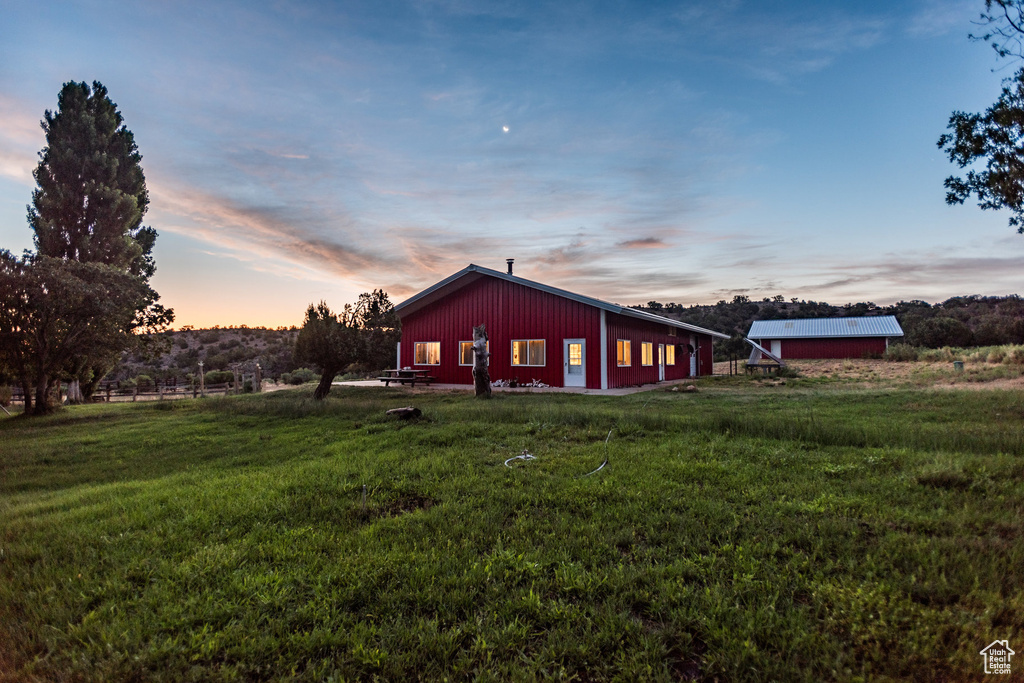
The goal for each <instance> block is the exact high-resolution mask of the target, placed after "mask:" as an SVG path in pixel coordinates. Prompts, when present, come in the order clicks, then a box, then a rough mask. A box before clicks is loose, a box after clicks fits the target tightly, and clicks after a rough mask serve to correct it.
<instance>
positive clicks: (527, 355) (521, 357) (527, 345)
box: [512, 339, 544, 366]
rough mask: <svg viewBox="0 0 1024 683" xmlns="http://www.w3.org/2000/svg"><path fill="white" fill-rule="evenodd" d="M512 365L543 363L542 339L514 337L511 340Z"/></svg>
mask: <svg viewBox="0 0 1024 683" xmlns="http://www.w3.org/2000/svg"><path fill="white" fill-rule="evenodd" d="M512 365H534V366H541V365H544V340H543V339H516V340H515V341H513V342H512Z"/></svg>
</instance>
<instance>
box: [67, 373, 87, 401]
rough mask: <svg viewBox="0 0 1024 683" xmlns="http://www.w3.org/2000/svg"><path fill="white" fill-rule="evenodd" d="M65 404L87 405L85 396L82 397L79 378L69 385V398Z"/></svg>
mask: <svg viewBox="0 0 1024 683" xmlns="http://www.w3.org/2000/svg"><path fill="white" fill-rule="evenodd" d="M65 403H67V404H68V405H74V404H77V403H85V396H83V395H82V387H81V384H80V383H79V381H78V378H75V379H73V380H71V381H70V382H69V383H68V397H67V400H66V401H65Z"/></svg>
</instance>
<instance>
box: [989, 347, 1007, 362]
mask: <svg viewBox="0 0 1024 683" xmlns="http://www.w3.org/2000/svg"><path fill="white" fill-rule="evenodd" d="M985 360H986V361H988V362H989V363H1002V362H1003V361H1004V360H1006V349H1004V348H1003V347H1002V346H997V347H995V348H994V349H992V350H991V351H989V352H988V356H987V357H986V358H985Z"/></svg>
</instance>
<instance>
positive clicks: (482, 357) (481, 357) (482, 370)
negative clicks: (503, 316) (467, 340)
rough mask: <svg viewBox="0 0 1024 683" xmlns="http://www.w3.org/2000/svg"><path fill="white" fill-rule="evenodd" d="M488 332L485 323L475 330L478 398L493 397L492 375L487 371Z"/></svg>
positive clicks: (475, 384) (474, 373) (475, 368)
mask: <svg viewBox="0 0 1024 683" xmlns="http://www.w3.org/2000/svg"><path fill="white" fill-rule="evenodd" d="M488 356H490V354H489V353H488V352H487V330H486V329H484V325H483V323H481V324H479V325H477V326H476V327H474V328H473V385H474V386H475V388H476V396H477V398H490V397H491V374H490V373H489V372H488V371H487V357H488Z"/></svg>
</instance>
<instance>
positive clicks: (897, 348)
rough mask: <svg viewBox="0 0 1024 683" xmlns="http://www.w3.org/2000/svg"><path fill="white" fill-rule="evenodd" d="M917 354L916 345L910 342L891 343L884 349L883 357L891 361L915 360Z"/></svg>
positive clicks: (904, 361)
mask: <svg viewBox="0 0 1024 683" xmlns="http://www.w3.org/2000/svg"><path fill="white" fill-rule="evenodd" d="M917 356H918V352H917V347H914V346H911V345H910V344H892V345H891V346H889V348H887V349H886V350H885V359H886V360H887V361H889V362H891V363H906V362H909V361H915V360H917Z"/></svg>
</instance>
